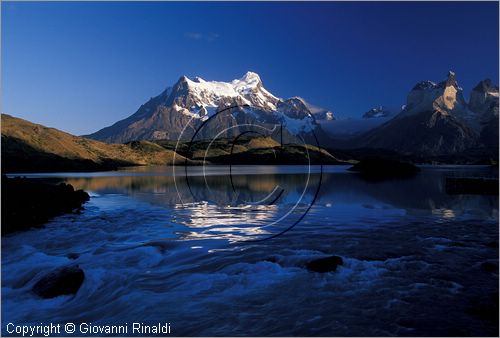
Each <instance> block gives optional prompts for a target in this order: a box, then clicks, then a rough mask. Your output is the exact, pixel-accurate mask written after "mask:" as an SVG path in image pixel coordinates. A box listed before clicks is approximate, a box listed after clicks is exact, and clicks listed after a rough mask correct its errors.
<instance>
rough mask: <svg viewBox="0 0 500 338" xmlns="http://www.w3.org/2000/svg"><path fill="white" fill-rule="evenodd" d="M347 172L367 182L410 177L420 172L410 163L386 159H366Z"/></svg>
mask: <svg viewBox="0 0 500 338" xmlns="http://www.w3.org/2000/svg"><path fill="white" fill-rule="evenodd" d="M349 171H354V172H356V173H358V174H359V175H360V176H361V177H363V178H366V179H369V180H384V179H390V178H407V177H412V176H414V175H416V174H417V173H418V172H420V168H419V167H417V166H415V165H413V164H411V163H407V162H400V161H396V160H393V159H388V158H385V159H382V158H367V159H364V160H361V161H360V162H358V163H356V164H355V165H353V166H352V167H351V168H349Z"/></svg>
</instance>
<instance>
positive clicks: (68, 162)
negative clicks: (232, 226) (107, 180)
mask: <svg viewBox="0 0 500 338" xmlns="http://www.w3.org/2000/svg"><path fill="white" fill-rule="evenodd" d="M1 122H2V124H1V133H2V172H13V171H20V172H33V171H59V170H64V171H88V170H110V169H116V168H117V167H119V166H132V165H169V164H173V160H174V155H175V153H174V152H173V151H172V150H168V149H165V148H163V147H161V146H159V145H157V144H155V143H151V142H147V141H140V142H130V143H128V144H106V143H103V142H99V141H95V140H91V139H87V138H83V137H78V136H74V135H71V134H68V133H65V132H63V131H60V130H57V129H54V128H48V127H45V126H42V125H39V124H35V123H31V122H29V121H26V120H23V119H19V118H16V117H13V116H10V115H6V114H2V118H1ZM175 160H176V163H180V162H182V163H184V160H185V158H184V157H182V156H181V155H178V154H177V155H176V156H175Z"/></svg>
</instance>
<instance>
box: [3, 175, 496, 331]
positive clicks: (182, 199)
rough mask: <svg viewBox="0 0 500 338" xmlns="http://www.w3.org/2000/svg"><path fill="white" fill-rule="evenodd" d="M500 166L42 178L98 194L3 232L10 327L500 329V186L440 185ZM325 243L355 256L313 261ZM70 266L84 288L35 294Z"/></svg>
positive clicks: (326, 250) (331, 250)
mask: <svg viewBox="0 0 500 338" xmlns="http://www.w3.org/2000/svg"><path fill="white" fill-rule="evenodd" d="M496 170H497V169H492V168H489V167H480V166H477V167H456V166H443V167H424V168H423V170H422V172H421V173H420V174H418V175H417V176H416V177H414V178H412V179H406V180H390V181H384V182H367V181H364V180H362V179H361V178H359V177H358V176H357V175H356V174H353V173H350V172H347V171H346V167H343V166H334V167H323V170H322V172H321V170H320V168H319V167H313V168H312V170H310V172H308V171H309V170H308V169H307V168H305V167H301V166H280V167H270V166H269V167H266V166H238V167H232V168H231V171H229V168H227V167H207V168H205V169H203V168H201V167H196V168H189V169H188V170H187V175H186V172H185V171H184V168H180V167H178V168H175V172H173V169H172V168H168V167H153V168H134V169H127V170H123V171H116V172H105V173H83V174H79V173H76V174H75V173H71V174H69V173H68V174H37V175H32V176H34V177H40V178H42V177H51V178H54V179H60V180H62V181H65V182H68V183H70V184H72V185H73V186H74V187H75V188H80V189H84V190H86V191H88V192H89V193H90V194H91V199H90V201H89V202H88V203H87V204H86V205H85V209H84V210H83V212H82V213H81V214H70V215H65V216H61V217H57V218H55V219H53V220H52V221H51V222H50V223H49V224H47V226H46V227H45V228H43V229H37V230H32V231H27V232H23V233H16V234H11V235H8V236H4V237H3V238H2V332H3V333H4V334H6V332H5V324H6V323H8V322H14V323H16V324H30V323H31V324H36V323H40V322H43V323H49V322H53V323H54V322H55V323H65V322H73V323H80V322H86V323H92V324H95V325H104V324H109V325H120V324H124V323H131V322H144V323H149V324H155V323H158V322H170V323H171V327H172V334H173V335H204V336H214V335H225V336H227V335H236V336H237V335H259V336H261V335H277V336H284V335H306V336H309V335H310V336H315V335H318V336H321V335H323V336H325V335H326V336H359V335H361V336H363V335H384V336H385V335H409V336H415V335H434V336H441V335H453V336H454V335H462V336H463V335H497V334H498V317H497V316H498V196H481V195H448V194H446V192H445V188H444V178H445V177H446V176H471V175H474V176H475V175H479V176H484V175H486V176H492V175H493V176H498V172H497V171H496ZM295 224H296V225H295ZM288 228H291V229H290V230H289V231H287V232H285V233H284V234H282V235H279V234H280V233H282V232H283V231H285V230H286V229H288ZM277 235H279V236H277ZM273 236H277V237H274V238H271V239H267V238H270V237H273ZM74 253H76V254H78V258H76V259H70V258H68V257H67V256H68V254H74ZM325 255H339V256H342V257H343V259H344V266H342V267H339V268H338V270H337V271H336V272H332V273H326V274H317V273H311V272H308V271H307V270H306V269H305V268H304V265H305V264H306V262H308V261H310V260H312V259H315V258H319V257H323V256H325ZM71 263H76V264H79V265H80V267H82V268H83V270H84V271H85V281H84V283H83V285H82V287H81V289H80V290H79V292H78V293H77V294H76V296H61V297H57V298H54V299H49V300H42V299H39V298H37V297H36V296H35V295H34V294H32V293H31V291H30V290H31V287H32V286H33V284H34V283H35V282H36V281H37V280H38V279H39V278H40V277H41V276H42V275H43V274H44V273H46V272H47V271H48V270H50V269H52V268H55V267H59V266H62V265H66V264H71ZM485 263H486V264H485ZM495 311H496V312H495Z"/></svg>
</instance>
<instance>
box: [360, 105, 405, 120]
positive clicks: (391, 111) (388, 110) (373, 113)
mask: <svg viewBox="0 0 500 338" xmlns="http://www.w3.org/2000/svg"><path fill="white" fill-rule="evenodd" d="M403 109H404V106H403V107H399V108H393V107H387V106H378V107H373V108H372V109H370V110H368V111H367V112H365V113H364V114H363V116H362V118H364V119H379V118H381V119H383V118H388V117H390V116H394V115H396V114H398V113H400V112H401V110H403Z"/></svg>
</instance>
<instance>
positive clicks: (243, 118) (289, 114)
mask: <svg viewBox="0 0 500 338" xmlns="http://www.w3.org/2000/svg"><path fill="white" fill-rule="evenodd" d="M231 107H235V108H231ZM311 110H313V111H314V112H313V111H311ZM219 112H222V113H219ZM327 112H328V113H330V112H329V111H327V110H325V109H321V108H319V107H316V106H313V105H310V104H308V103H307V102H306V101H305V100H303V99H301V98H298V97H293V98H290V99H286V100H284V99H281V98H278V97H276V96H274V95H273V94H271V93H270V92H269V91H267V90H266V89H265V88H264V86H263V83H262V80H261V79H260V77H259V75H258V74H256V73H253V72H247V73H246V74H245V75H244V76H243V77H242V78H240V79H237V80H233V81H231V82H219V81H205V80H203V79H201V78H199V77H196V78H194V79H193V80H191V79H189V78H188V77H186V76H182V77H181V78H180V79H179V80H178V81H177V83H175V85H174V86H173V87H171V88H167V89H166V90H165V91H163V92H162V93H161V94H160V95H158V96H156V97H153V98H151V99H150V100H149V101H148V102H146V103H145V104H143V105H142V106H141V107H140V108H139V109H138V110H137V112H136V113H135V114H133V115H131V116H129V117H128V118H126V119H124V120H121V121H118V122H117V123H115V124H113V125H112V126H109V127H106V128H103V129H101V130H99V131H97V132H96V133H93V134H90V135H87V137H90V138H93V139H97V140H101V141H105V142H109V143H124V142H129V141H131V140H159V139H169V140H177V139H181V140H188V139H190V138H191V137H192V136H193V135H194V134H195V133H196V130H197V129H198V128H199V127H200V126H202V125H203V129H200V132H198V134H197V136H198V137H200V138H208V139H211V138H214V137H234V136H237V135H239V134H240V133H242V132H245V131H249V130H254V131H257V132H259V133H262V134H265V135H267V136H269V135H270V136H273V137H276V138H281V137H282V136H281V135H278V134H279V133H281V132H282V133H283V136H284V137H285V139H292V140H294V141H297V138H298V139H300V140H305V141H306V142H310V141H311V140H313V138H314V137H313V136H319V137H324V136H325V135H324V133H323V131H322V130H321V127H320V126H319V124H317V123H316V122H315V118H313V115H314V114H316V113H318V114H319V115H318V117H322V116H320V115H321V114H325V117H326V116H330V115H331V116H330V117H331V118H333V114H327ZM217 113H219V114H217ZM214 115H216V116H215V117H214ZM208 120H210V121H208ZM254 125H257V126H258V127H254ZM276 126H280V128H276ZM281 126H282V128H283V129H281ZM313 134H315V135H313Z"/></svg>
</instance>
